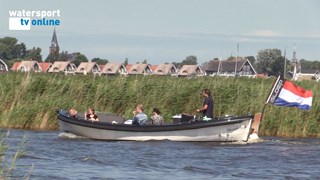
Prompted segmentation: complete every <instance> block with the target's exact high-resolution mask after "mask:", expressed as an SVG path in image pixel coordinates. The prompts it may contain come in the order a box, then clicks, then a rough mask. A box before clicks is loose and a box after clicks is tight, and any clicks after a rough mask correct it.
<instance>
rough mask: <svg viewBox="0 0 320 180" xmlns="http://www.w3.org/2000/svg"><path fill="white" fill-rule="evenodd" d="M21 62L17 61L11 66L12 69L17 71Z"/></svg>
mask: <svg viewBox="0 0 320 180" xmlns="http://www.w3.org/2000/svg"><path fill="white" fill-rule="evenodd" d="M20 63H21V62H15V63H14V64H13V66H12V68H11V70H12V71H16V70H17V69H18V66H19V65H20Z"/></svg>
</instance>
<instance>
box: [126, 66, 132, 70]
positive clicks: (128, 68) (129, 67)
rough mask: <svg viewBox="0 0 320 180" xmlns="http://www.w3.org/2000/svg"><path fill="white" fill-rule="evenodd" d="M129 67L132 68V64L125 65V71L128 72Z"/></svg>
mask: <svg viewBox="0 0 320 180" xmlns="http://www.w3.org/2000/svg"><path fill="white" fill-rule="evenodd" d="M131 66H132V64H127V65H126V69H127V71H128V72H129V71H130V69H131Z"/></svg>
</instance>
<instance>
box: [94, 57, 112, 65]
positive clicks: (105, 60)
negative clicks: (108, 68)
mask: <svg viewBox="0 0 320 180" xmlns="http://www.w3.org/2000/svg"><path fill="white" fill-rule="evenodd" d="M91 62H96V63H97V64H99V65H101V64H107V63H108V62H109V60H108V59H100V58H93V59H91Z"/></svg>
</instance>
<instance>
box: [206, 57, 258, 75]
mask: <svg viewBox="0 0 320 180" xmlns="http://www.w3.org/2000/svg"><path fill="white" fill-rule="evenodd" d="M203 69H204V71H205V72H206V74H207V75H210V76H215V75H217V76H247V77H256V74H257V72H256V70H255V69H254V67H253V66H252V64H251V63H250V61H249V60H248V59H246V58H239V60H236V59H232V60H221V61H220V60H212V61H210V62H208V63H207V64H206V65H204V66H203Z"/></svg>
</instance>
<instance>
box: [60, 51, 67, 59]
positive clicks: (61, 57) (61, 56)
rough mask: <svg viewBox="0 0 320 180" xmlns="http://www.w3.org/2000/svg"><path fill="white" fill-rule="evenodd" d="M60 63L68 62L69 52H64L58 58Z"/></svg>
mask: <svg viewBox="0 0 320 180" xmlns="http://www.w3.org/2000/svg"><path fill="white" fill-rule="evenodd" d="M58 59H59V61H68V51H62V52H61V53H60V54H59V57H58Z"/></svg>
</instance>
